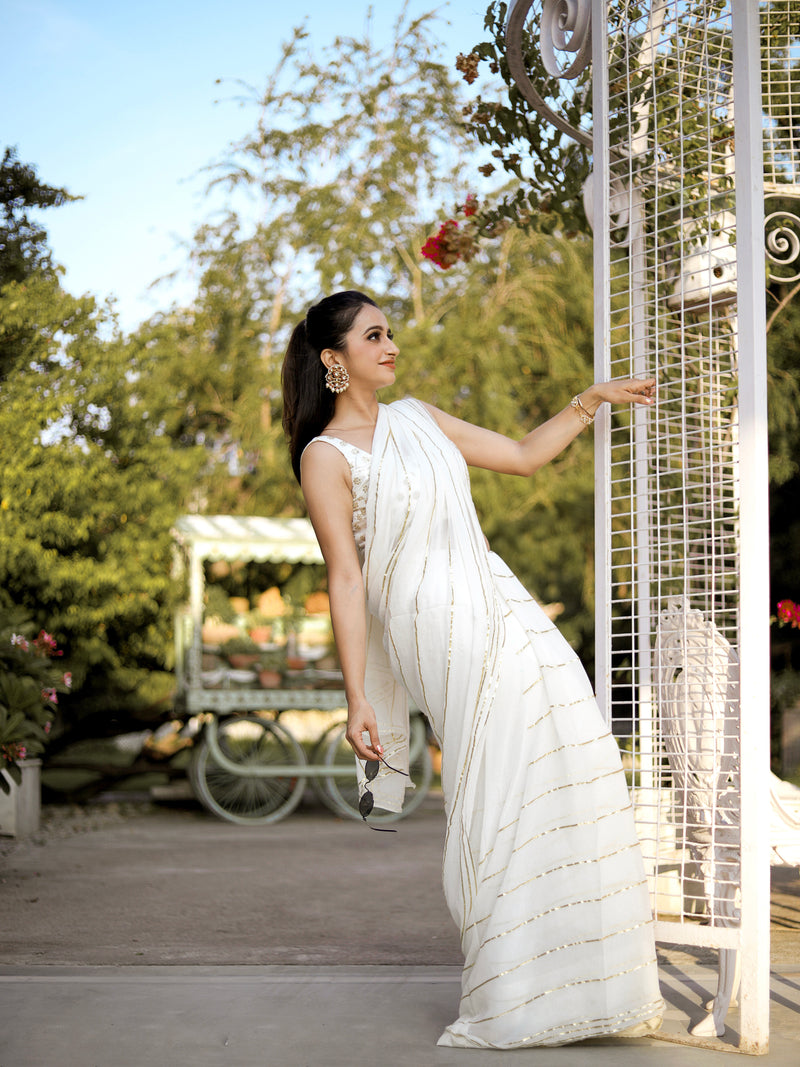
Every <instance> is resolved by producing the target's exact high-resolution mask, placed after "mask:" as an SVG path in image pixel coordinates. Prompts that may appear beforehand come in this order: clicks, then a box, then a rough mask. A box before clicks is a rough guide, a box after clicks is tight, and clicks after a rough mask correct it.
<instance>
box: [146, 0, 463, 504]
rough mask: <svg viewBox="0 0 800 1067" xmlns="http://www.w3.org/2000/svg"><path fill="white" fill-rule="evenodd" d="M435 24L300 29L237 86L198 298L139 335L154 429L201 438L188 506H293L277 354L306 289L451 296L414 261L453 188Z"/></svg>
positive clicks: (457, 190)
mask: <svg viewBox="0 0 800 1067" xmlns="http://www.w3.org/2000/svg"><path fill="white" fill-rule="evenodd" d="M431 25H432V20H431V17H430V16H426V17H423V18H420V19H417V20H410V19H409V18H408V17H407V16H406V14H405V12H404V13H403V14H402V15H401V17H400V19H399V21H398V23H397V26H396V29H395V39H394V41H393V42H392V44H391V46H390V47H387V48H385V49H378V48H376V47H375V45H374V44H373V43H372V41H371V40H370V38H369V35H368V34H367V35H366V36H365V37H364V38H361V39H351V38H338V39H337V40H336V41H334V43H333V44H332V45H331V46H330V47H329V48H327V49H325V50H324V51H323V54H322V56H321V57H320V58H316V57H315V55H314V52H313V49H312V46H311V42H310V40H309V38H308V35H307V34H306V32H305V31H304V30H303V29H298V30H296V31H295V33H294V35H293V37H292V38H291V40H290V41H289V42H288V43H287V44H286V45H285V47H284V49H283V52H282V56H281V58H280V61H279V62H278V64H277V66H276V68H275V69H274V70H273V71H272V72H271V74H270V75H269V76H268V78H267V79H266V85H265V87H264V88H263V89H260V90H259V89H256V88H254V87H251V86H246V85H241V84H240V85H239V86H238V88H239V91H240V93H241V96H240V102H241V103H243V104H244V106H247V107H251V108H252V109H253V111H254V113H255V117H256V121H255V126H254V129H253V130H252V132H251V133H250V134H248V135H247V136H245V137H244V138H242V139H241V141H239V142H237V143H236V144H234V145H232V146H231V147H230V149H229V151H228V152H227V153H226V154H225V155H224V157H223V158H222V159H221V160H220V162H219V163H218V164H217V165H215V166H214V167H213V168H211V184H212V186H214V187H215V188H219V189H223V190H225V191H227V193H228V194H229V197H230V199H229V205H228V206H229V211H228V213H227V214H226V215H225V217H223V218H222V219H219V220H214V221H210V222H209V223H207V224H206V225H204V226H203V227H201V229H200V230H199V231H198V233H197V235H196V240H195V242H194V245H193V248H192V251H191V260H192V267H193V269H194V271H195V272H196V274H197V276H198V278H199V285H198V292H197V297H196V299H195V301H194V302H193V304H192V306H191V307H189V308H186V309H182V310H175V311H173V312H171V313H170V314H167V315H163V316H157V317H156V318H155V319H154V320H153V321H151V322H150V323H148V324H146V325H145V326H144V327H143V328H142V330H140V331H139V332H138V333H137V336H136V339H135V340H136V343H138V344H140V345H142V346H143V347H146V348H147V350H148V351H149V352H150V353H151V359H152V360H153V366H154V368H155V376H154V378H153V379H151V381H150V386H151V388H152V389H153V390H154V391H156V392H158V393H159V394H163V393H166V394H168V395H170V396H171V398H172V406H171V408H170V410H169V412H168V413H167V428H168V432H169V433H170V435H171V436H172V437H173V439H174V440H175V441H176V443H178V444H180V445H183V444H187V445H189V444H193V443H198V442H202V444H203V446H204V448H205V449H206V453H207V458H208V463H207V466H206V470H205V472H204V476H203V478H202V480H201V484H200V485H199V486H198V490H197V493H196V496H195V499H194V501H193V502H192V506H193V507H195V508H198V509H203V510H207V511H210V512H216V511H220V512H225V511H237V512H254V511H260V512H262V513H263V512H265V511H269V512H272V513H274V514H296V513H297V512H298V510H299V509H300V507H301V503H300V498H299V495H298V491H297V487H296V484H295V482H294V479H293V476H292V474H291V471H290V468H289V464H288V459H287V456H286V448H285V444H284V440H283V433H282V429H281V401H280V363H281V359H282V355H283V349H284V346H285V343H286V340H287V339H288V334H289V330H290V328H291V326H293V324H294V323H295V322H296V321H297V319H298V318H299V317H300V316H301V315H302V314H303V313H304V310H305V308H306V307H307V306H308V304H309V303H310V302H311V301H312V300H313V299H315V298H316V297H318V296H319V295H321V294H324V293H326V292H329V291H331V290H333V289H336V288H343V287H344V288H361V289H366V290H367V291H368V292H370V293H372V294H373V295H375V296H377V297H379V298H380V300H381V302H382V303H383V304H384V305H385V306H386V308H387V311H388V312H389V313H390V314H391V315H392V317H393V318H394V320H395V321H396V322H405V321H409V320H411V321H415V322H423V321H427V320H430V321H436V320H437V319H438V318H439V317H441V315H442V314H443V313H444V311H445V309H446V308H447V307H448V306H449V305H450V303H452V299H453V295H454V294H455V292H456V290H457V288H458V285H459V282H460V280H461V276H460V274H459V272H456V273H455V274H454V275H453V276H452V277H445V276H442V275H441V273H440V272H434V271H432V270H430V269H427V268H425V267H423V266H422V265H421V264H420V261H419V249H420V247H421V245H422V243H423V241H424V240H425V237H426V235H427V231H428V228H429V220H430V218H431V216H432V215H433V214H434V213H435V211H437V210H438V209H439V208H440V207H441V205H442V204H449V203H453V204H454V205H455V203H457V202H458V200H462V201H463V200H464V199H466V195H467V187H466V185H465V179H464V177H463V176H462V175H460V174H459V164H460V158H459V157H460V153H461V152H462V151H463V150H465V149H466V146H467V143H468V142H467V141H466V138H465V134H464V130H463V124H462V122H461V118H460V107H461V100H460V97H459V93H458V87H457V83H456V82H455V79H454V78H453V77H451V75H450V74H449V72H448V71H447V69H446V67H445V66H443V65H442V64H441V63H439V62H438V61H437V60H436V59H435V58H432V57H434V56H435V54H436V51H437V45H436V42H435V41H434V39H433V36H432V32H431ZM251 219H255V220H256V221H255V222H254V223H253V222H249V221H248V220H251Z"/></svg>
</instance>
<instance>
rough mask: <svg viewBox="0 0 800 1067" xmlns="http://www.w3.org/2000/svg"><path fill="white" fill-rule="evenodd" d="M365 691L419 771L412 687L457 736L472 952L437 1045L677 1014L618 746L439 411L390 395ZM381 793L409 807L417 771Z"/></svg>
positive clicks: (452, 760)
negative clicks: (482, 510)
mask: <svg viewBox="0 0 800 1067" xmlns="http://www.w3.org/2000/svg"><path fill="white" fill-rule="evenodd" d="M366 522H367V533H366V543H365V561H364V579H365V588H366V594H367V607H368V612H369V620H368V622H369V630H368V642H369V649H368V668H367V693H368V697H369V699H370V700H371V702H372V703H373V706H374V707H375V710H376V714H377V716H378V730H379V733H380V736H381V739H382V742H383V743H384V746H385V749H386V754H387V759H388V760H389V762H390V763H394V765H395V766H396V765H398V763H399V765H400V766H402V767H404V768H407V730H408V727H407V712H406V707H407V697H406V692H407V693H408V694H409V695H410V696H411V699H412V700H413V701H414V702H415V703H416V704H417V706H418V707H419V708H421V709H422V710H423V711H424V712H425V714H426V715H427V717H428V720H429V722H430V724H431V728H432V730H433V732H434V733H435V735H436V738H437V740H438V742H439V745H440V746H441V750H442V789H443V793H444V800H445V810H446V814H447V833H446V840H445V847H444V858H443V883H444V891H445V897H446V900H447V904H448V907H449V909H450V912H451V914H452V916H453V919H454V920H455V922H456V924H457V926H458V929H459V931H460V934H461V943H462V948H463V951H464V958H465V962H464V971H463V977H462V995H461V1005H460V1013H459V1017H458V1019H457V1020H456V1021H455V1022H454V1023H452V1024H451V1025H450V1026H448V1027H447V1029H446V1030H445V1032H444V1034H443V1035H442V1037H441V1038H440V1040H439V1044H441V1045H461V1046H472V1047H490V1048H514V1047H519V1046H524V1045H537V1044H542V1045H547V1044H562V1043H565V1042H570V1041H576V1040H580V1039H582V1038H586V1037H592V1036H596V1035H598V1034H602V1033H610V1032H615V1031H620V1030H624V1029H626V1028H628V1027H630V1026H632V1025H634V1024H636V1023H639V1022H642V1021H644V1020H647V1019H650V1018H652V1017H653V1016H655V1015H657V1014H658V1012H659V1011H660V1009H661V997H660V994H659V988H658V980H657V972H656V966H655V950H654V943H653V929H652V918H651V913H650V906H649V898H648V893H647V886H646V881H645V877H644V870H643V865H642V860H641V854H640V850H639V847H638V842H637V839H636V835H635V831H634V825H633V816H632V811H631V805H630V800H629V797H628V792H627V787H626V783H625V778H624V774H623V771H622V768H621V763H620V757H619V752H618V749H617V745H616V742H615V741H614V739H613V737H612V736H611V734H610V733H609V731H608V728H607V726H606V725H605V723H604V721H603V719H602V716H601V715H600V712H599V709H598V707H597V704H596V702H595V700H594V697H593V694H592V690H591V686H590V683H589V680H588V678H587V677H586V674H585V673H584V671H583V668H582V667H581V665H580V662H579V660H578V658H577V657H576V655H575V653H574V652H573V650H572V649H571V648H570V646H569V645H568V644H567V642H566V641H565V640H564V639H563V637H562V636H561V634H560V633H559V632H558V630H557V629H556V628H555V626H553V624H552V623H551V622H550V620H549V619H548V618H547V617H546V615H545V614H544V612H543V611H542V610H541V608H540V607H539V606H538V605H537V604H536V602H535V601H534V600H533V599H532V598H531V597H530V596H529V594H528V593H527V592H526V591H525V589H524V588H523V587H522V585H521V584H520V583H519V582H518V581H517V579H516V578H515V577H514V575H513V574H512V573H511V571H510V570H509V569H508V568H507V567H506V565H505V564H504V563H503V561H502V560H501V559H500V558H499V557H498V556H496V555H495V554H493V553H491V552H490V551H489V550H488V548H487V546H486V543H485V540H484V537H483V534H482V532H481V530H480V526H479V524H478V520H477V515H476V513H475V509H474V505H473V503H472V497H471V494H470V485H469V476H468V472H467V468H466V465H465V463H464V460H463V458H462V456H461V454H460V453H459V451H458V450H457V449H456V448H455V446H454V445H453V444H452V443H451V442H450V441H449V440H448V438H447V437H446V436H445V435H444V434H443V433H442V432H441V431H440V430H439V428H438V426H437V424H436V423H435V421H434V420H433V419H432V418H431V416H430V414H429V413H428V412H427V410H426V409H425V408H424V407H423V406H422V405H421V404H419V403H418V402H417V401H414V400H410V399H406V400H401V401H397V402H396V403H394V404H392V405H390V406H388V407H384V406H382V407H381V408H380V414H379V417H378V424H377V427H376V430H375V436H374V439H373V447H372V463H371V473H370V482H369V489H368V496H367V517H366ZM371 788H372V790H373V794H374V795H375V802H376V804H377V805H378V806H381V807H386V808H388V809H390V810H395V811H397V810H400V807H401V804H402V795H403V790H404V786H403V780H402V778H401V776H399V775H397V774H392V773H391V772H389V771H385V770H382V772H381V774H380V775H379V776H378V778H377V779H376V780H375V782H373V784H372V787H371Z"/></svg>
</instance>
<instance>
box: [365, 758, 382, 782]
mask: <svg viewBox="0 0 800 1067" xmlns="http://www.w3.org/2000/svg"><path fill="white" fill-rule="evenodd" d="M380 769H381V765H380V763H379V762H378V760H376V759H368V760H367V761H366V763H365V764H364V774H365V776H366V779H367V781H368V782H371V781H372V779H373V778H374V777H375V775H376V774H377V773H378V771H379V770H380Z"/></svg>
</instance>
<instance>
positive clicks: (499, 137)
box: [464, 0, 591, 236]
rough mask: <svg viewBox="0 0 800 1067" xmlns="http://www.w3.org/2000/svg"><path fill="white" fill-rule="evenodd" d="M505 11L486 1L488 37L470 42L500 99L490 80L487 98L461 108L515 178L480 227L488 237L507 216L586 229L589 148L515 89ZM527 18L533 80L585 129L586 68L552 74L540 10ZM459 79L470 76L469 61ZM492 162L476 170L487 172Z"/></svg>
mask: <svg viewBox="0 0 800 1067" xmlns="http://www.w3.org/2000/svg"><path fill="white" fill-rule="evenodd" d="M507 9H508V5H507V4H506V3H504V2H501V0H492V3H490V5H489V7H488V9H487V12H486V17H485V19H484V28H485V29H486V30H487V31H488V34H489V40H488V41H483V42H481V43H480V44H477V45H475V47H474V48H473V49H472V53H471V55H472V56H474V57H477V60H478V63H486V64H488V66H489V70H490V71H491V73H492V74H495V75H499V77H500V79H501V81H502V83H503V85H504V86H505V91H504V93H503V97H504V99H502V100H498V99H496V97H497V93H496V91H495V90H496V86H495V84H494V83H493V84H492V85H491V87H490V88H489V89H487V90H486V93H487V96H486V97H484V96H481V95H478V96H477V97H476V98H475V100H474V101H473V102H472V103H471V104H470V105H469V106H468V107H467V108H465V109H464V114H465V120H466V127H467V131H468V132H469V134H471V135H472V137H474V138H475V140H476V141H477V142H478V143H479V144H481V145H485V146H491V154H492V156H493V157H494V158H495V159H496V160H497V163H498V165H499V166H501V167H502V168H503V170H504V171H505V173H506V174H507V175H508V176H509V177H510V178H512V179H513V181H512V182H511V184H510V185H509V186H508V187H507V191H506V193H505V195H504V196H503V198H502V199H501V200H499V201H498V202H497V203H496V204H494V205H492V206H487V207H485V208H484V209H483V210H482V211H481V213H480V217H481V222H482V226H483V231H484V232H485V233H486V234H487V236H491V234H492V233H493V232H495V231H496V230H497V229H498V227H499V228H502V223H503V222H506V223H507V222H508V221H511V222H513V223H514V224H515V225H519V226H522V227H524V228H526V229H538V230H541V231H542V232H544V233H554V232H555V231H556V230H559V231H560V232H562V233H567V234H571V233H578V232H584V233H585V232H588V224H587V221H586V215H585V212H584V209H583V200H582V190H583V185H584V182H585V181H586V178H587V177H588V174H589V166H590V152H589V149H588V148H587V147H586V146H585V145H582V144H579V143H578V142H577V141H575V140H573V139H572V138H571V137H569V136H568V135H567V134H565V133H562V132H561V131H560V130H557V129H556V128H555V127H553V126H552V125H551V124H550V123H549V122H548V121H547V120H546V119H545V118H543V117H542V116H541V115H539V114H538V113H537V112H535V111H532V110H531V108H530V105H529V104H528V103H527V102H526V100H525V98H524V97H523V95H522V93H521V92H520V91H519V89H518V88H517V85H516V83H515V82H514V80H513V78H512V76H511V72H510V70H509V67H508V61H507V58H506V40H505V25H506V15H507ZM533 20H534V21H533V22H532V23H529V24H528V25H527V27H526V29H525V32H524V34H523V40H522V54H523V57H524V60H525V66H526V69H527V71H528V72H529V76H530V78H531V81H532V82H533V84H534V85H535V86H536V88H537V91H538V92H539V93H540V94H541V96H542V98H543V100H544V101H545V103H546V104H547V105H548V106H549V107H550V108H551V109H552V110H553V111H557V112H558V113H559V114H561V115H562V116H563V117H564V118H565V119H566V120H567V122H569V123H570V125H571V126H573V127H574V128H576V129H578V128H581V127H584V128H585V127H586V126H587V122H590V121H591V71H590V70H589V69H587V70H585V71H584V72H583V74H581V75H579V77H578V78H577V79H576V80H575V81H574V82H572V81H564V80H559V79H557V78H552V77H550V76H549V75H548V74H547V72H546V70H545V68H544V65H543V62H542V56H541V52H540V50H539V42H538V21H537V20H538V12H534V13H533ZM475 73H476V74H477V68H476V71H475ZM465 77H466V78H467V80H469V81H472V80H473V74H472V73H471V72H470V69H469V66H468V67H467V70H466V71H465ZM492 166H493V165H492V164H489V165H487V166H485V167H484V168H482V169H483V170H484V172H487V171H489V170H490V168H491V167H492Z"/></svg>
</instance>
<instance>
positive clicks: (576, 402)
mask: <svg viewBox="0 0 800 1067" xmlns="http://www.w3.org/2000/svg"><path fill="white" fill-rule="evenodd" d="M569 406H570V407H571V408H574V409H575V414H576V415H577V416H578V418H579V419H580V420H581V422H582V423H583V425H584V426H591V425H592V423H593V422H594V415H590V414H589V412H588V411H587V410H586V408H585V407H584V406H583V404H582V403H581V398H580V396H573V398H572V400H570V402H569Z"/></svg>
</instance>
